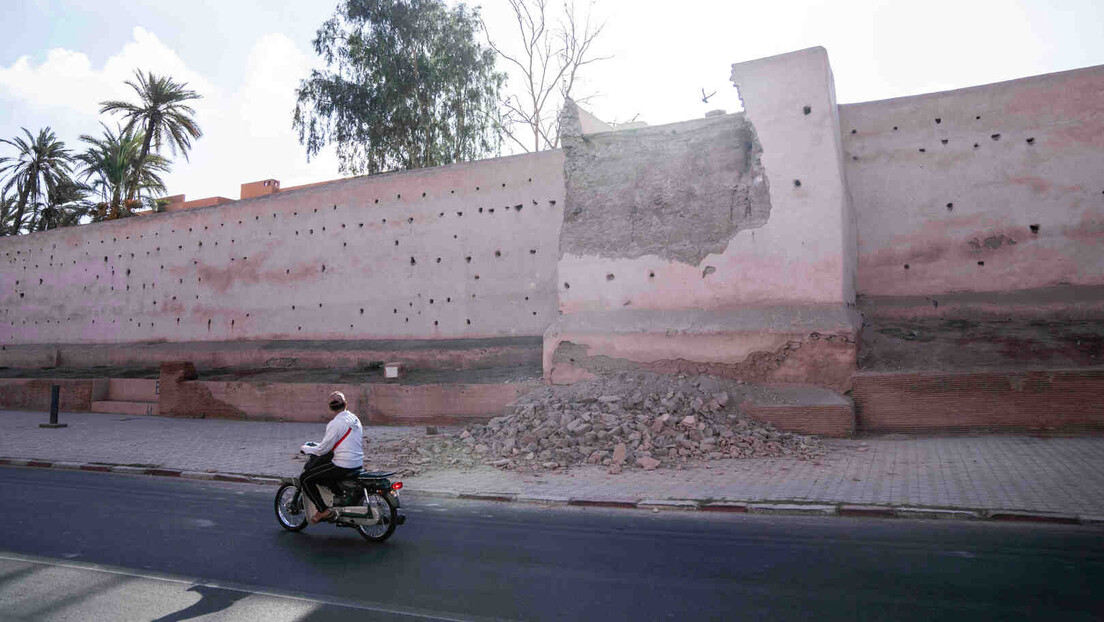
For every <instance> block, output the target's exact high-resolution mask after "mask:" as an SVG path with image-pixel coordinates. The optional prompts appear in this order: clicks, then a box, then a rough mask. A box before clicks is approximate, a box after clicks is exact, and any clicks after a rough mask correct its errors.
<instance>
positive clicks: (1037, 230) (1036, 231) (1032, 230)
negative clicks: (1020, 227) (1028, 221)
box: [1028, 225, 1039, 233]
mask: <svg viewBox="0 0 1104 622" xmlns="http://www.w3.org/2000/svg"><path fill="white" fill-rule="evenodd" d="M1028 228H1029V229H1031V232H1032V233H1038V232H1039V225H1030V226H1029V227H1028Z"/></svg>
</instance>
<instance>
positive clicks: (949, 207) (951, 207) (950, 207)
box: [947, 203, 954, 212]
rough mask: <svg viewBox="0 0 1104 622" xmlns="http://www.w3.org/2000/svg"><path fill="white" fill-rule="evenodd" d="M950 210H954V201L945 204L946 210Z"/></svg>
mask: <svg viewBox="0 0 1104 622" xmlns="http://www.w3.org/2000/svg"><path fill="white" fill-rule="evenodd" d="M952 210H954V203H948V204H947V211H948V212H949V211H952Z"/></svg>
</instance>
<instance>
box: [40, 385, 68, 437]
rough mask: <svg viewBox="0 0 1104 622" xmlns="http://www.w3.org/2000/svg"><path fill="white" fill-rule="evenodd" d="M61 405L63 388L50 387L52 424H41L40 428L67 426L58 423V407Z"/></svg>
mask: <svg viewBox="0 0 1104 622" xmlns="http://www.w3.org/2000/svg"><path fill="white" fill-rule="evenodd" d="M60 404H61V387H59V386H58V385H56V384H55V385H51V386H50V423H40V424H38V427H40V428H64V427H66V424H64V423H58V407H59V406H60Z"/></svg>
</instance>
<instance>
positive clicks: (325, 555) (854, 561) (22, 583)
mask: <svg viewBox="0 0 1104 622" xmlns="http://www.w3.org/2000/svg"><path fill="white" fill-rule="evenodd" d="M274 493H275V487H272V488H267V487H263V486H254V485H240V484H220V483H212V482H198V481H192V480H174V479H169V478H158V477H146V476H126V475H113V474H103V473H86V472H79V471H60V470H45V469H30V468H0V495H2V498H3V499H4V505H3V507H4V508H5V509H4V512H3V516H4V523H3V527H4V529H3V530H0V619H27V620H100V619H104V620H162V621H166V620H189V619H196V618H199V617H201V616H205V617H203V619H213V620H217V619H225V620H254V619H255V620H266V621H268V620H327V621H332V620H343V619H356V620H422V619H429V620H437V619H441V620H461V619H481V618H493V619H500V618H505V619H525V620H662V619H667V620H746V619H770V620H807V619H811V618H814V617H815V618H816V619H818V620H835V619H846V620H855V619H864V620H866V619H870V620H877V619H885V620H925V621H929V620H932V619H961V618H967V617H968V618H970V619H971V620H980V619H994V620H996V619H1001V620H1008V619H1047V620H1099V619H1101V618H1102V617H1104V591H1102V590H1101V589H1100V588H1101V586H1104V529H1099V528H1092V527H1070V526H1045V525H1027V524H997V523H971V522H964V521H946V522H944V521H911V520H887V519H845V518H815V517H767V516H747V515H713V514H703V513H666V512H665V513H660V514H652V513H647V512H641V511H639V510H630V511H626V510H601V509H591V508H587V509H576V508H561V509H549V508H542V507H537V506H527V505H521V504H495V503H478V502H465V501H446V500H440V499H430V498H417V497H413V496H407V497H405V499H404V505H405V506H406V507H405V508H404V509H405V511H406V512H407V514H408V517H409V518H408V520H407V523H406V525H403V526H401V527H399V528H398V530H397V532H396V534H395V536H394V537H393V538H392V539H391V540H390V541H388V542H386V543H384V544H372V543H369V542H365V541H364V540H363V539H361V538H360V536H359V535H357V534H356V533H355V532H353V531H352V530H347V529H338V528H335V527H334V526H332V525H318V526H312V527H309V528H307V530H306V531H304V532H302V533H298V534H295V533H288V532H285V531H284V530H283V529H281V528H280V527H279V526H278V525H277V523H276V520H275V518H274V515H273V507H272V498H273V495H274Z"/></svg>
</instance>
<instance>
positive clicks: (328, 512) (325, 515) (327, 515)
mask: <svg viewBox="0 0 1104 622" xmlns="http://www.w3.org/2000/svg"><path fill="white" fill-rule="evenodd" d="M333 515H334V511H333V510H332V509H330V508H326V509H325V510H324V511H322V512H318V513H317V514H315V515H314V516H313V517H312V518H311V521H310V522H311V524H312V525H315V524H318V523H321V522H322V521H324V520H330V519H331V518H333Z"/></svg>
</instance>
